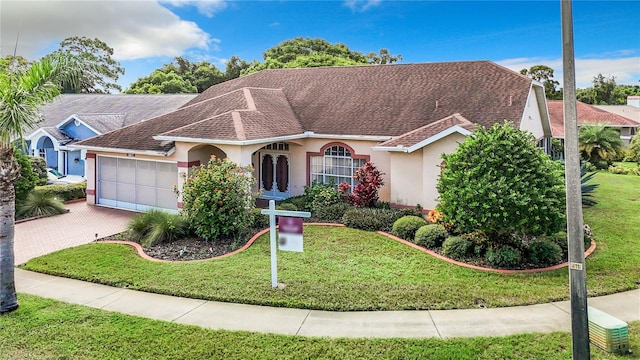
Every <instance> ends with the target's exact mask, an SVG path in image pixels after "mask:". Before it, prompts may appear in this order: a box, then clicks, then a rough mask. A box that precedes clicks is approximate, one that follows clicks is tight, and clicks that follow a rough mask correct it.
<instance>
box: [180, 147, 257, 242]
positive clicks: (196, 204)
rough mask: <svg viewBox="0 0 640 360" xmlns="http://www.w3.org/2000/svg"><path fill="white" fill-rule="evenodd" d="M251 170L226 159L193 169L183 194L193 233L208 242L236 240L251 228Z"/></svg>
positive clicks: (183, 202)
mask: <svg viewBox="0 0 640 360" xmlns="http://www.w3.org/2000/svg"><path fill="white" fill-rule="evenodd" d="M250 172H251V169H250V168H248V167H244V166H240V165H238V164H236V163H233V162H232V161H230V160H227V159H211V160H210V161H209V163H208V164H207V165H206V166H201V167H200V168H197V169H194V170H193V171H192V172H191V174H189V176H188V178H187V179H186V181H185V183H184V187H183V191H182V211H183V213H184V216H185V218H186V219H187V221H188V222H189V225H190V226H191V227H192V228H193V230H194V232H195V233H196V234H197V235H198V236H200V237H201V238H203V239H205V240H215V239H217V238H219V237H223V236H226V237H235V236H237V235H238V234H240V233H242V232H244V231H245V230H246V229H247V228H248V227H249V226H250V225H251V220H252V219H251V218H250V215H249V214H250V211H249V210H250V209H252V208H253V207H254V206H255V197H254V194H253V193H252V192H251V187H252V186H253V184H254V182H255V180H254V178H253V177H251V176H247V175H246V174H247V173H250Z"/></svg>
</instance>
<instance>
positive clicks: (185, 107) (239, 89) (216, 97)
mask: <svg viewBox="0 0 640 360" xmlns="http://www.w3.org/2000/svg"><path fill="white" fill-rule="evenodd" d="M240 91H242V92H244V87H241V88H238V89H235V90H232V91H229V92H226V93H224V94H220V95H218V96H214V97H212V98H208V99H204V100H201V101H198V102H195V103H193V104H189V105H183V106H181V107H179V108H177V109H175V110H174V111H171V112H169V113H168V114H170V113H175V112H176V111H180V110H183V109H188V108H190V107H192V106H195V105H198V104H203V103H206V102H209V101H211V100H215V99H219V98H221V97H224V96H229V95H231V94H233V93H235V92H240ZM194 99H195V98H194Z"/></svg>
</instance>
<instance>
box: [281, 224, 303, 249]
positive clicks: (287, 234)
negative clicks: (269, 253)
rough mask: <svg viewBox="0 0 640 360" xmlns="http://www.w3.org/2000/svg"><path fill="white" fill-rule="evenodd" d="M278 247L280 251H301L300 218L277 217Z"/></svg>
mask: <svg viewBox="0 0 640 360" xmlns="http://www.w3.org/2000/svg"><path fill="white" fill-rule="evenodd" d="M278 229H279V231H278V249H280V250H282V251H295V252H302V251H303V249H302V218H299V217H284V216H280V217H279V218H278Z"/></svg>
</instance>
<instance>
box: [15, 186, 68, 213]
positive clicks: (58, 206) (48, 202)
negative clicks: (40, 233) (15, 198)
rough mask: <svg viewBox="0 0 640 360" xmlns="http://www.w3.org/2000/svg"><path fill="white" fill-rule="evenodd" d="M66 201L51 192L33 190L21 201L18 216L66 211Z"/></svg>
mask: <svg viewBox="0 0 640 360" xmlns="http://www.w3.org/2000/svg"><path fill="white" fill-rule="evenodd" d="M66 212H67V209H65V208H64V203H63V202H62V201H60V199H58V198H56V197H55V196H53V195H51V194H44V193H40V192H37V191H32V192H30V193H29V195H27V198H26V199H25V200H23V201H21V202H20V204H19V205H18V209H17V212H16V216H17V217H18V218H21V219H25V218H31V217H43V216H53V215H58V214H63V213H66Z"/></svg>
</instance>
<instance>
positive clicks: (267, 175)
mask: <svg viewBox="0 0 640 360" xmlns="http://www.w3.org/2000/svg"><path fill="white" fill-rule="evenodd" d="M262 188H263V189H264V190H266V191H271V190H272V189H273V157H272V156H271V155H269V154H265V155H264V157H263V158H262Z"/></svg>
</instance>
